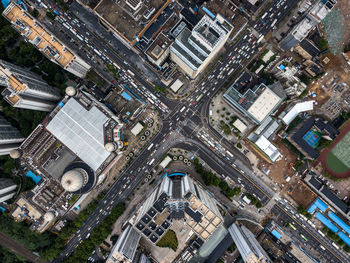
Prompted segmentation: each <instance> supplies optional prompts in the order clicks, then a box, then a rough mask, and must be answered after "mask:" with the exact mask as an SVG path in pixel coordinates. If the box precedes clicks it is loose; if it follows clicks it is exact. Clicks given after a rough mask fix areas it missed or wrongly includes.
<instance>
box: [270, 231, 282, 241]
mask: <svg viewBox="0 0 350 263" xmlns="http://www.w3.org/2000/svg"><path fill="white" fill-rule="evenodd" d="M271 234H272V235H274V236H275V237H276V238H277V239H278V240H279V239H281V237H282V234H281V233H280V232H278V231H277V230H276V229H274V230H272V231H271Z"/></svg>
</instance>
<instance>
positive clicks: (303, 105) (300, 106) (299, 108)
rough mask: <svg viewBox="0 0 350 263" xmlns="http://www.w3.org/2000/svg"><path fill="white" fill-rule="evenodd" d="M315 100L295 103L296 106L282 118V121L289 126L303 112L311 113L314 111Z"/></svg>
mask: <svg viewBox="0 0 350 263" xmlns="http://www.w3.org/2000/svg"><path fill="white" fill-rule="evenodd" d="M314 102H315V101H314V100H309V101H303V102H298V103H295V105H294V106H293V107H292V108H291V109H290V110H289V111H288V113H287V114H286V115H285V116H284V117H283V118H282V121H283V122H284V123H285V124H286V125H289V124H290V123H291V122H292V121H293V120H294V119H295V118H296V117H297V116H298V115H299V113H301V112H306V111H311V110H313V109H314Z"/></svg>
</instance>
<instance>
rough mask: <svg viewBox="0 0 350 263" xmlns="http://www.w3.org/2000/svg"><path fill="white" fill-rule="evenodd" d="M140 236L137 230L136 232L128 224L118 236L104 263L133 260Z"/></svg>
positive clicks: (129, 261) (129, 262)
mask: <svg viewBox="0 0 350 263" xmlns="http://www.w3.org/2000/svg"><path fill="white" fill-rule="evenodd" d="M140 238H141V235H140V234H139V232H137V231H136V230H135V229H134V228H133V227H132V226H131V225H128V226H127V228H126V229H125V230H124V231H123V233H122V234H121V235H120V237H119V238H118V241H117V243H116V244H115V245H114V247H113V249H112V251H111V253H110V254H109V256H108V258H107V260H106V263H117V262H125V263H131V262H133V260H134V257H135V253H136V249H137V246H138V244H139V241H140Z"/></svg>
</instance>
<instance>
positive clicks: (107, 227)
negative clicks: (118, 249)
mask: <svg viewBox="0 0 350 263" xmlns="http://www.w3.org/2000/svg"><path fill="white" fill-rule="evenodd" d="M84 211H86V210H84ZM124 211H125V205H124V204H123V203H120V204H117V205H116V206H115V207H114V208H113V209H112V210H111V213H110V214H109V215H108V216H107V217H105V218H104V219H103V221H102V222H101V224H100V225H98V226H96V227H95V228H94V229H93V230H91V232H90V237H89V238H88V239H85V240H84V241H83V242H82V243H81V244H80V245H79V246H78V247H77V248H76V249H75V250H74V253H73V254H72V255H71V256H70V257H69V258H68V259H66V260H65V263H75V262H81V261H83V262H87V260H88V258H89V257H90V256H91V253H92V251H93V249H94V248H95V246H98V245H100V244H101V243H102V242H103V240H105V239H106V238H107V237H108V235H109V234H110V233H111V227H112V226H113V224H114V222H115V221H116V220H117V219H118V218H119V217H120V216H121V215H122V214H123V213H124ZM90 214H91V212H90ZM79 215H80V214H79ZM84 221H85V220H84ZM61 233H62V232H61ZM58 239H61V241H60V242H61V243H54V244H53V248H52V249H51V250H47V251H46V253H43V255H42V257H43V258H44V259H46V260H50V261H51V260H52V259H55V258H56V257H57V255H58V254H59V253H60V252H62V249H63V247H64V244H65V242H66V241H67V240H64V239H62V238H60V237H58ZM62 240H63V242H62ZM56 244H59V245H60V246H61V247H60V248H59V249H58V247H59V246H57V245H56ZM55 245H56V246H55ZM49 252H50V253H49Z"/></svg>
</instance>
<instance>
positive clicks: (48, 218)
mask: <svg viewBox="0 0 350 263" xmlns="http://www.w3.org/2000/svg"><path fill="white" fill-rule="evenodd" d="M54 218H55V215H54V213H52V212H47V213H46V214H45V215H44V220H45V221H51V220H53V219H54Z"/></svg>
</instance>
